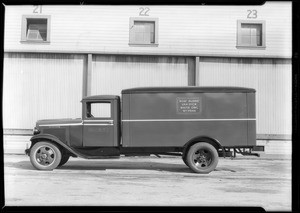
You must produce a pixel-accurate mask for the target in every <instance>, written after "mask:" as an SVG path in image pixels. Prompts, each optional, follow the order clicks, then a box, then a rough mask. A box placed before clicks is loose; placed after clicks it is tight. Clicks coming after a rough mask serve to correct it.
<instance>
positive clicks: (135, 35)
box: [129, 18, 158, 46]
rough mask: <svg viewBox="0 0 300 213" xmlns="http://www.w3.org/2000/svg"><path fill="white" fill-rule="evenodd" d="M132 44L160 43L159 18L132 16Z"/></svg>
mask: <svg viewBox="0 0 300 213" xmlns="http://www.w3.org/2000/svg"><path fill="white" fill-rule="evenodd" d="M129 44H130V45H150V46H151V45H152V46H157V45H158V19H151V18H130V26H129Z"/></svg>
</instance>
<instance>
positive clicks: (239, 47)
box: [236, 45, 266, 50]
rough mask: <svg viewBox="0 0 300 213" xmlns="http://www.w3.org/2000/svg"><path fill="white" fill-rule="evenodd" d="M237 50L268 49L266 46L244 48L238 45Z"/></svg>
mask: <svg viewBox="0 0 300 213" xmlns="http://www.w3.org/2000/svg"><path fill="white" fill-rule="evenodd" d="M236 48H237V49H261V50H264V49H266V46H242V45H238V46H236Z"/></svg>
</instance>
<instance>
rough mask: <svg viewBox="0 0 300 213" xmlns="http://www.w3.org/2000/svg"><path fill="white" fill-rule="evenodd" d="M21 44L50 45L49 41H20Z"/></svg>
mask: <svg viewBox="0 0 300 213" xmlns="http://www.w3.org/2000/svg"><path fill="white" fill-rule="evenodd" d="M20 42H21V43H23V44H50V41H34V40H21V41H20Z"/></svg>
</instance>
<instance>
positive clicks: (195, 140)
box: [182, 136, 222, 156]
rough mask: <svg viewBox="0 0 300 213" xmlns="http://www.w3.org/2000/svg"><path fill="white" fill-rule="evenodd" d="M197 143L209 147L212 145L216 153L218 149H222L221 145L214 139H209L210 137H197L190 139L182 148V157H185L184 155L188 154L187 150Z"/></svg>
mask: <svg viewBox="0 0 300 213" xmlns="http://www.w3.org/2000/svg"><path fill="white" fill-rule="evenodd" d="M198 142H206V143H209V144H211V145H213V146H214V147H215V148H216V150H217V151H218V149H222V145H221V143H220V142H219V141H218V140H217V139H214V138H210V137H207V136H198V137H194V138H192V139H191V140H189V141H188V142H187V143H186V144H185V145H184V147H183V151H182V153H183V156H185V155H186V153H187V152H188V150H189V148H190V147H191V146H192V145H194V144H195V143H198Z"/></svg>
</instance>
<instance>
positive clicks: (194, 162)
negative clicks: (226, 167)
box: [186, 142, 219, 174]
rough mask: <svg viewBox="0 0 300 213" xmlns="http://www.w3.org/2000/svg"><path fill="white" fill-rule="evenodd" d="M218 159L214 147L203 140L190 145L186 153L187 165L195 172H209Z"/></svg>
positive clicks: (214, 166)
mask: <svg viewBox="0 0 300 213" xmlns="http://www.w3.org/2000/svg"><path fill="white" fill-rule="evenodd" d="M218 161H219V156H218V152H217V150H216V148H215V147H214V146H212V145H211V144H208V143H205V142H199V143H196V144H194V145H192V146H191V147H190V148H189V150H188V152H187V155H186V162H187V165H188V166H189V167H190V169H192V170H193V171H194V172H196V173H204V174H207V173H210V172H211V171H213V170H214V169H215V168H216V167H217V165H218Z"/></svg>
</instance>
